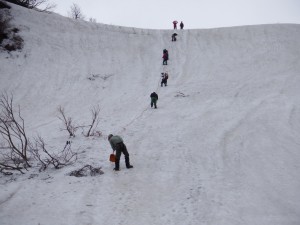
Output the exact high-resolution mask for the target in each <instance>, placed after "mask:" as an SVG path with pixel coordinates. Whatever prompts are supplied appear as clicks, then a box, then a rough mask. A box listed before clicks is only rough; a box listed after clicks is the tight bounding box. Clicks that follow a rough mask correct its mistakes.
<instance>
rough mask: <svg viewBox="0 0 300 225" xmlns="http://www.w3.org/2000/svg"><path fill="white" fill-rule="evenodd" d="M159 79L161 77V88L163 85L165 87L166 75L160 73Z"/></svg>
mask: <svg viewBox="0 0 300 225" xmlns="http://www.w3.org/2000/svg"><path fill="white" fill-rule="evenodd" d="M161 77H162V79H161V83H160V85H161V87H162V86H163V84H164V85H165V86H167V81H168V78H169V76H168V73H161Z"/></svg>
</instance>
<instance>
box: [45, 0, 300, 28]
mask: <svg viewBox="0 0 300 225" xmlns="http://www.w3.org/2000/svg"><path fill="white" fill-rule="evenodd" d="M49 2H52V3H55V4H56V5H57V6H56V9H55V10H54V12H57V13H59V14H61V15H63V16H67V15H68V12H69V11H70V7H71V5H72V4H73V3H75V4H77V5H78V6H79V7H80V8H81V11H82V13H83V14H84V15H85V16H86V18H87V19H89V18H95V19H96V20H97V22H98V23H105V24H113V25H120V26H127V27H138V28H151V29H172V21H173V20H177V21H179V22H180V21H183V22H184V24H185V28H186V29H195V28H215V27H228V26H239V25H252V24H270V23H297V24H300V0H182V1H178V0H151V1H145V0H126V1H124V0H49Z"/></svg>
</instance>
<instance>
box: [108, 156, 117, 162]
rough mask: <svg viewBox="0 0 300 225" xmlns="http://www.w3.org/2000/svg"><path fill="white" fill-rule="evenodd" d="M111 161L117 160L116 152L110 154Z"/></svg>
mask: <svg viewBox="0 0 300 225" xmlns="http://www.w3.org/2000/svg"><path fill="white" fill-rule="evenodd" d="M109 161H111V162H115V161H116V156H115V154H110V156H109Z"/></svg>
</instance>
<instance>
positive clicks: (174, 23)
mask: <svg viewBox="0 0 300 225" xmlns="http://www.w3.org/2000/svg"><path fill="white" fill-rule="evenodd" d="M177 23H178V22H177V21H176V20H174V21H173V26H174V30H175V29H177Z"/></svg>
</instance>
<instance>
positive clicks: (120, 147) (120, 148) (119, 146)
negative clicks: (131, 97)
mask: <svg viewBox="0 0 300 225" xmlns="http://www.w3.org/2000/svg"><path fill="white" fill-rule="evenodd" d="M121 153H123V154H124V156H125V164H126V167H129V166H130V163H129V153H128V151H127V148H126V145H125V144H124V143H123V142H121V143H118V144H117V145H116V162H115V168H116V169H119V167H120V158H121Z"/></svg>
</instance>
